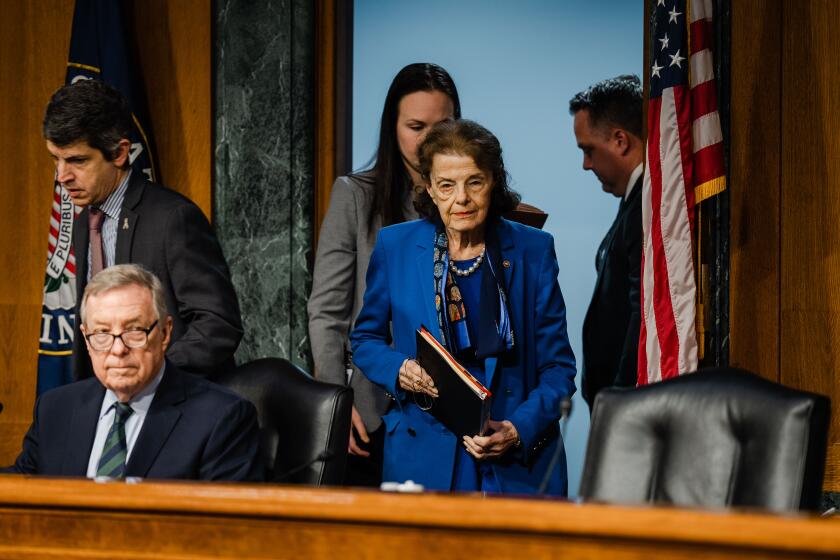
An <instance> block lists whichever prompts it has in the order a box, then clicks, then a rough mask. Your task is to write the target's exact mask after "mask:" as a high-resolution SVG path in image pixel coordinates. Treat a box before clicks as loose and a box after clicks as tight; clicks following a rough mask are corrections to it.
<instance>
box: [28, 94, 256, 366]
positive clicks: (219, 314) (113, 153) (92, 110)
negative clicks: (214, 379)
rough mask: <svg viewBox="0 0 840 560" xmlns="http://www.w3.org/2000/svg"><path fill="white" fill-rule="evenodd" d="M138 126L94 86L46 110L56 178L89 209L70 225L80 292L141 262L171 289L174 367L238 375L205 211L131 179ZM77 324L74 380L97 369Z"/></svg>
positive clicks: (221, 265) (237, 332) (238, 328)
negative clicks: (105, 273)
mask: <svg viewBox="0 0 840 560" xmlns="http://www.w3.org/2000/svg"><path fill="white" fill-rule="evenodd" d="M131 118H132V117H131V112H130V110H129V108H128V104H127V102H126V100H125V98H124V97H123V96H122V94H120V93H119V92H118V91H116V90H115V89H113V88H111V87H110V86H108V85H106V84H104V83H102V82H99V81H96V80H80V81H78V82H76V83H74V84H71V85H66V86H64V87H62V88H60V89H59V90H58V91H56V92H55V93H54V94H53V96H52V98H51V99H50V102H49V105H48V106H47V110H46V114H45V116H44V137H45V139H46V142H47V149H48V150H49V152H50V154H51V155H52V157H53V159H54V160H55V166H56V175H57V180H58V181H59V182H60V183H61V184H62V185H63V186H64V188H65V189H66V190H67V192H68V193H69V195H70V197H71V199H72V200H73V203H74V204H76V205H77V206H81V207H83V210H82V212H81V213H80V214H79V216H78V218H77V219H76V222H75V224H74V227H73V248H74V252H75V258H76V286H77V289H76V293H77V294H79V295H81V294H82V293H83V292H84V289H85V286H86V285H87V282H88V281H89V280H90V279H91V278H92V277H93V276H94V275H95V274H96V273H97V272H99V271H100V270H102V269H104V268H107V267H109V266H113V265H115V264H122V263H139V264H142V265H143V266H145V267H146V268H148V269H149V270H151V271H152V272H154V273H155V274H156V275H157V276H158V277H159V278H160V280H161V283H162V284H163V286H164V293H165V298H166V306H167V309H168V310H169V313H170V315H171V316H172V321H173V329H172V344H171V345H170V347H169V352H168V354H167V357H168V359H169V360H170V361H171V362H172V364H173V365H175V366H177V367H179V368H181V369H183V370H185V371H189V372H192V373H196V374H199V375H212V374H214V373H217V372H220V371H223V370H225V369H228V368H231V367H233V365H234V364H233V353H234V352H235V351H236V348H237V347H238V345H239V341H240V340H241V338H242V321H241V318H240V314H239V304H238V303H237V300H236V293H235V292H234V289H233V285H232V283H231V281H230V272H229V271H228V267H227V263H226V262H225V258H224V256H223V254H222V250H221V247H220V246H219V243H218V241H217V239H216V236H215V234H214V233H213V230H212V229H211V227H210V224H209V223H208V222H207V219H206V218H205V217H204V214H202V212H201V210H200V209H199V208H198V207H197V206H196V205H195V204H193V203H192V202H191V201H190V200H189V199H187V198H185V197H183V196H181V195H180V194H178V193H176V192H174V191H172V190H170V189H168V188H165V187H162V186H160V185H156V184H154V183H151V182H149V181H147V180H146V179H145V177H143V175H142V174H141V173H139V172H137V171H134V172H133V171H132V169H131V164H130V160H131V158H130V151H131V142H130V141H129V135H130V132H131ZM76 316H77V317H78V306H77V313H76ZM76 323H77V324H76V331H75V334H76V336H75V338H74V351H73V356H74V359H73V375H74V378H75V379H84V378H86V377H90V376H91V375H92V371H91V364H90V360H89V359H88V355H87V352H85V351H84V344H82V340H81V336H80V335H79V326H78V323H79V321H76Z"/></svg>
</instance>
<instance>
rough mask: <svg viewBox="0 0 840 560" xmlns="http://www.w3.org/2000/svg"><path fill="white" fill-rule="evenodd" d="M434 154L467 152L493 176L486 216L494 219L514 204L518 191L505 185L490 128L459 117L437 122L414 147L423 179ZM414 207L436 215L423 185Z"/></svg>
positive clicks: (499, 154) (430, 216) (498, 149)
mask: <svg viewBox="0 0 840 560" xmlns="http://www.w3.org/2000/svg"><path fill="white" fill-rule="evenodd" d="M437 154H454V155H462V156H469V157H471V158H472V159H473V161H474V162H475V165H476V167H478V168H479V169H481V170H482V171H484V172H485V173H488V172H489V173H491V174H492V176H493V194H492V195H491V198H490V210H489V212H488V219H489V220H492V219H495V218H497V217H499V216H501V215H502V214H505V213H506V212H509V211H511V210H513V209H514V208H516V206H517V205H518V204H519V201H520V200H521V198H520V196H519V194H518V193H517V192H516V191H514V190H513V189H511V188H510V186H509V185H508V174H507V171H505V162H504V161H503V160H502V146H501V144H499V140H498V138H496V137H495V136H494V135H493V133H492V132H490V131H489V130H487V129H486V128H484V127H483V126H481V125H480V124H478V123H477V122H475V121H471V120H467V119H459V120H454V121H443V122H439V123H437V124H436V125H435V126H433V127H432V129H431V130H430V131H429V134H428V135H426V139H425V140H423V143H422V144H420V147H419V148H418V150H417V155H418V159H419V162H420V174H421V175H422V176H423V180H424V181H426V182H427V183H428V182H429V180H430V179H429V178H430V176H431V172H432V160H433V159H434V157H435V155H437ZM414 208H416V209H417V212H418V213H419V214H420V216H421V217H423V218H427V219H433V218H435V217H436V216H439V214H438V209H437V206H436V205H435V203H434V201H433V200H432V197H431V196H429V193H428V192H426V190H425V189H423V190H421V191H419V192H416V194H415V195H414Z"/></svg>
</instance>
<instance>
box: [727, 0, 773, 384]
mask: <svg viewBox="0 0 840 560" xmlns="http://www.w3.org/2000/svg"><path fill="white" fill-rule="evenodd" d="M780 4H781V2H780V0H756V1H755V2H738V1H735V2H732V38H731V41H732V43H731V45H732V46H731V53H732V71H731V73H732V77H731V80H732V91H731V104H732V105H731V108H732V110H731V114H732V126H731V131H732V132H731V145H730V186H729V188H730V201H731V231H730V249H731V260H730V276H729V281H730V301H729V313H730V358H729V361H730V364H731V365H733V366H737V367H742V368H744V369H747V370H749V371H753V372H755V373H758V374H760V375H762V376H763V377H766V378H767V379H771V380H773V381H778V380H779V347H780V341H779V285H780V257H779V246H780V232H779V215H780V188H781V187H780V172H781V156H780V154H781V138H780V136H779V118H780V117H779V111H780V104H781V75H780V71H781V66H780V57H781V45H780V43H779V37H780V36H781V30H782V16H781V5H780Z"/></svg>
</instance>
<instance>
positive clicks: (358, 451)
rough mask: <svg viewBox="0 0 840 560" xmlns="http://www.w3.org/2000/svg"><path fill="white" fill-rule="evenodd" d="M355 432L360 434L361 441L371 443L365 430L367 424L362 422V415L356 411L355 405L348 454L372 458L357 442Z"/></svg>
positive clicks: (351, 419) (352, 412)
mask: <svg viewBox="0 0 840 560" xmlns="http://www.w3.org/2000/svg"><path fill="white" fill-rule="evenodd" d="M353 430H356V433H358V434H359V439H360V440H362V441H363V442H365V443H370V437H369V436H368V433H367V430H366V429H365V423H364V422H363V421H362V415H361V414H359V411H358V410H356V405H353V408H352V409H351V413H350V443H349V444H348V445H347V452H348V453H350V455H358V456H359V457H370V452H369V451H365V450H364V449H362V448H361V447H360V446H359V444H358V443H357V442H356V436H354V435H353Z"/></svg>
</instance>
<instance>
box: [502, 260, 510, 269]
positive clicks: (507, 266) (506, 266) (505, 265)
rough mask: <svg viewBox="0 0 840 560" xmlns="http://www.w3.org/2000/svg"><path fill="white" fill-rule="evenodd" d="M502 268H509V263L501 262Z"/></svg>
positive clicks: (506, 261)
mask: <svg viewBox="0 0 840 560" xmlns="http://www.w3.org/2000/svg"><path fill="white" fill-rule="evenodd" d="M502 266H503V267H505V268H510V261H509V260H507V259H505V260H503V261H502Z"/></svg>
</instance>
